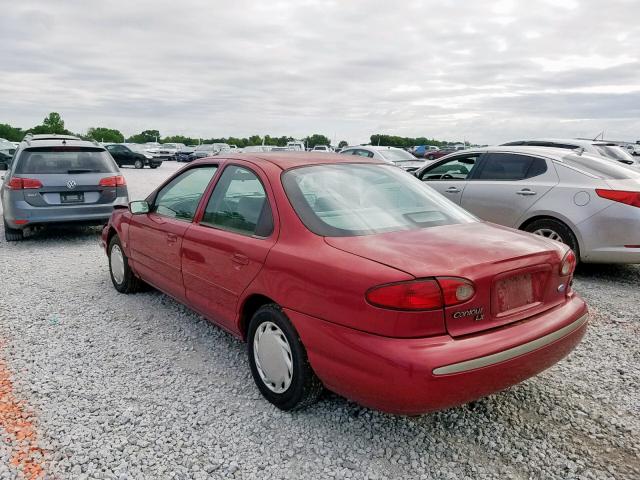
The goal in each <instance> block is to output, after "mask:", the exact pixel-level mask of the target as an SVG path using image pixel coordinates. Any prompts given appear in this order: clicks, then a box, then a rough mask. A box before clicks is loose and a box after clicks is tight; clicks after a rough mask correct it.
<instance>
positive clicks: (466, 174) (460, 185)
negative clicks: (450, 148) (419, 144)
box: [420, 153, 482, 205]
mask: <svg viewBox="0 0 640 480" xmlns="http://www.w3.org/2000/svg"><path fill="white" fill-rule="evenodd" d="M481 157H482V153H469V154H466V155H456V156H455V157H452V158H448V159H447V160H444V161H440V162H436V163H434V164H433V165H432V166H430V167H428V168H427V169H426V170H424V171H423V172H422V174H421V175H420V180H422V181H423V182H425V183H426V184H427V185H429V186H430V187H432V188H434V189H435V190H437V191H438V192H440V193H441V194H442V195H444V196H445V197H446V198H448V199H449V200H451V201H452V202H454V203H457V204H458V205H459V204H460V201H461V199H462V193H463V192H464V190H465V188H466V187H467V183H468V181H469V180H470V179H471V178H473V176H474V172H475V170H476V167H477V165H478V162H479V161H480V158H481Z"/></svg>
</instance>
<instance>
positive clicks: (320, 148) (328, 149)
mask: <svg viewBox="0 0 640 480" xmlns="http://www.w3.org/2000/svg"><path fill="white" fill-rule="evenodd" d="M311 151H312V152H314V153H315V152H323V153H328V152H333V150H332V149H331V147H330V146H329V145H316V146H315V147H313V148H312V149H311Z"/></svg>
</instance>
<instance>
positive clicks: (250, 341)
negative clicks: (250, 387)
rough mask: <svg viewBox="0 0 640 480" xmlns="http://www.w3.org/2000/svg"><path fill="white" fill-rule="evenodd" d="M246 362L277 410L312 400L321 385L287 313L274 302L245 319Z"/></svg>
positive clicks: (294, 407) (263, 392)
mask: <svg viewBox="0 0 640 480" xmlns="http://www.w3.org/2000/svg"><path fill="white" fill-rule="evenodd" d="M247 348H248V353H249V365H250V367H251V373H252V375H253V379H254V381H255V382H256V385H257V386H258V389H259V390H260V392H261V393H262V395H263V396H264V397H265V398H266V399H267V400H269V401H270V402H271V403H273V404H274V405H275V406H276V407H278V408H280V409H281V410H297V409H301V408H304V407H306V406H308V405H311V404H312V403H314V402H315V401H316V400H317V399H318V397H319V396H320V394H321V393H322V391H323V386H322V383H321V382H320V380H319V379H318V377H316V374H315V373H314V372H313V370H312V368H311V365H310V364H309V360H308V359H307V352H306V350H305V348H304V346H303V345H302V342H301V341H300V338H299V337H298V333H297V332H296V330H295V329H294V328H293V325H291V322H290V321H289V319H288V318H287V316H286V315H285V314H284V313H283V312H282V310H280V308H279V307H278V306H277V305H275V304H270V305H265V306H263V307H261V308H259V309H258V311H257V312H256V313H255V314H254V315H253V318H252V319H251V322H250V323H249V334H248V336H247Z"/></svg>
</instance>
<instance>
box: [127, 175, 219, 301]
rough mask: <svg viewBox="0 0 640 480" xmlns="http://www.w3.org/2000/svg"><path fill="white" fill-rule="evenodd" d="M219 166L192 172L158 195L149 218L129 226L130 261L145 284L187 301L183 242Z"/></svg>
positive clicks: (138, 217)
mask: <svg viewBox="0 0 640 480" xmlns="http://www.w3.org/2000/svg"><path fill="white" fill-rule="evenodd" d="M217 168H218V167H217V166H216V165H206V166H202V167H196V168H191V169H189V170H186V171H185V172H183V173H182V174H180V175H178V176H177V177H175V178H174V179H173V180H171V181H170V182H169V183H168V184H167V185H165V186H164V187H163V188H162V189H161V190H160V191H159V192H158V194H157V195H156V197H155V199H154V200H153V202H152V204H151V205H150V212H149V213H148V214H146V215H133V216H132V218H131V223H130V225H129V248H130V252H131V255H130V260H132V261H133V266H134V268H135V270H136V272H137V273H138V274H139V275H140V277H142V279H143V280H145V281H146V282H148V283H150V284H152V285H153V286H155V287H157V288H158V289H160V290H162V291H163V292H165V293H168V294H169V295H171V296H173V297H175V298H177V299H179V300H184V298H185V295H184V283H183V281H182V271H181V265H180V262H181V249H182V239H183V236H184V234H185V232H186V231H187V229H188V228H189V227H190V226H191V222H192V220H193V217H194V215H195V213H196V209H197V207H198V204H199V203H200V200H201V198H202V195H203V194H204V191H205V189H206V188H207V185H209V182H211V179H212V178H213V176H214V175H215V172H216V170H217Z"/></svg>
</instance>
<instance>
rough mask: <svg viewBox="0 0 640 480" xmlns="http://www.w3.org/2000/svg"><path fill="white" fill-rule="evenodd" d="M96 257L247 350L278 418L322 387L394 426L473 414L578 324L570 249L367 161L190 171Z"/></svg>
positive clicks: (227, 164)
mask: <svg viewBox="0 0 640 480" xmlns="http://www.w3.org/2000/svg"><path fill="white" fill-rule="evenodd" d="M102 244H103V247H104V248H105V251H106V253H107V256H108V259H109V271H110V274H111V279H112V282H113V285H114V287H115V288H116V289H117V290H118V291H119V292H122V293H130V292H134V291H135V290H136V289H137V288H138V287H139V286H140V284H141V282H145V283H147V284H150V285H152V286H154V287H156V288H158V289H160V290H161V291H164V292H165V293H167V294H169V295H171V296H172V297H174V298H176V299H178V300H179V301H180V302H182V303H184V304H186V305H188V306H189V307H191V308H193V309H194V310H195V311H197V312H199V313H200V314H202V315H204V316H205V317H206V318H208V319H209V320H211V321H213V322H215V323H216V324H218V325H220V326H221V327H222V328H224V329H226V330H228V331H229V332H232V333H233V334H234V335H236V336H237V337H239V338H241V339H243V340H246V341H247V349H248V356H249V365H250V369H251V373H252V375H253V378H254V380H255V382H256V385H257V387H258V389H259V390H260V392H261V393H262V394H263V395H264V397H265V398H266V399H267V400H268V401H270V402H272V403H273V404H274V405H276V406H277V407H279V408H281V409H283V410H291V409H294V408H300V407H304V406H306V405H309V404H310V403H311V402H313V401H314V400H315V399H316V398H317V397H318V395H319V394H320V392H321V391H322V388H323V387H327V388H329V389H330V390H333V391H334V392H336V393H338V394H340V395H343V396H345V397H347V398H350V399H353V400H355V401H356V402H359V403H361V404H363V405H366V406H369V407H372V408H377V409H380V410H384V411H388V412H393V413H401V414H418V413H422V412H426V411H430V410H435V409H442V408H447V407H450V406H453V405H458V404H461V403H465V402H469V401H472V400H474V399H477V398H479V397H482V396H485V395H487V394H490V393H492V392H495V391H498V390H502V389H504V388H507V387H509V386H510V385H513V384H515V383H518V382H520V381H522V380H524V379H526V378H528V377H530V376H532V375H535V374H537V373H539V372H540V371H542V370H544V369H545V368H547V367H549V366H551V365H553V364H555V363H556V362H557V361H559V360H560V359H561V358H562V357H564V356H565V355H567V354H568V353H569V352H570V351H571V350H572V349H573V348H574V347H575V346H576V345H577V344H578V342H579V341H580V339H581V338H582V336H583V334H584V332H585V330H586V326H587V321H588V316H587V308H586V306H585V304H584V302H583V301H582V300H581V299H580V298H579V297H578V296H577V295H576V294H575V293H574V292H573V290H572V288H571V282H572V274H573V269H574V266H575V256H574V254H573V252H571V250H570V249H569V248H568V247H567V246H566V245H563V244H561V243H558V242H554V241H551V240H549V239H546V238H543V237H537V236H534V235H529V234H527V233H525V232H518V231H516V230H511V229H508V228H505V227H500V226H496V225H492V224H490V223H486V222H481V221H478V220H477V219H476V218H475V217H473V216H472V215H470V214H469V213H467V212H466V211H464V210H463V209H461V208H459V207H458V206H456V205H454V204H453V203H451V202H449V201H446V200H445V199H443V198H442V197H441V196H440V195H438V194H437V193H436V192H434V191H433V190H432V189H430V188H425V186H424V185H423V184H421V183H420V182H419V181H418V180H417V179H416V178H414V177H413V176H411V175H407V174H406V173H405V172H402V171H401V170H400V169H398V168H396V167H394V166H392V165H389V164H388V163H386V162H384V161H381V160H376V159H368V158H355V157H353V156H347V155H329V154H324V155H322V154H306V153H295V152H289V153H286V154H283V153H263V154H259V155H258V156H255V155H246V154H245V155H238V156H235V157H233V156H229V157H227V156H225V155H220V156H218V157H214V158H208V159H205V160H201V161H197V162H194V163H192V164H190V165H188V166H187V167H185V168H184V169H182V170H181V171H179V172H177V173H176V174H174V175H173V176H172V177H171V178H169V179H168V180H167V181H166V182H165V183H163V184H162V185H161V186H160V187H159V188H158V189H156V191H155V192H153V193H152V194H151V195H150V196H149V197H148V198H147V199H146V200H143V201H136V202H131V204H130V206H129V209H125V208H121V209H118V210H116V211H115V212H114V213H113V215H112V217H111V220H110V221H109V224H108V225H107V226H106V227H105V228H104V230H103V232H102Z"/></svg>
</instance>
